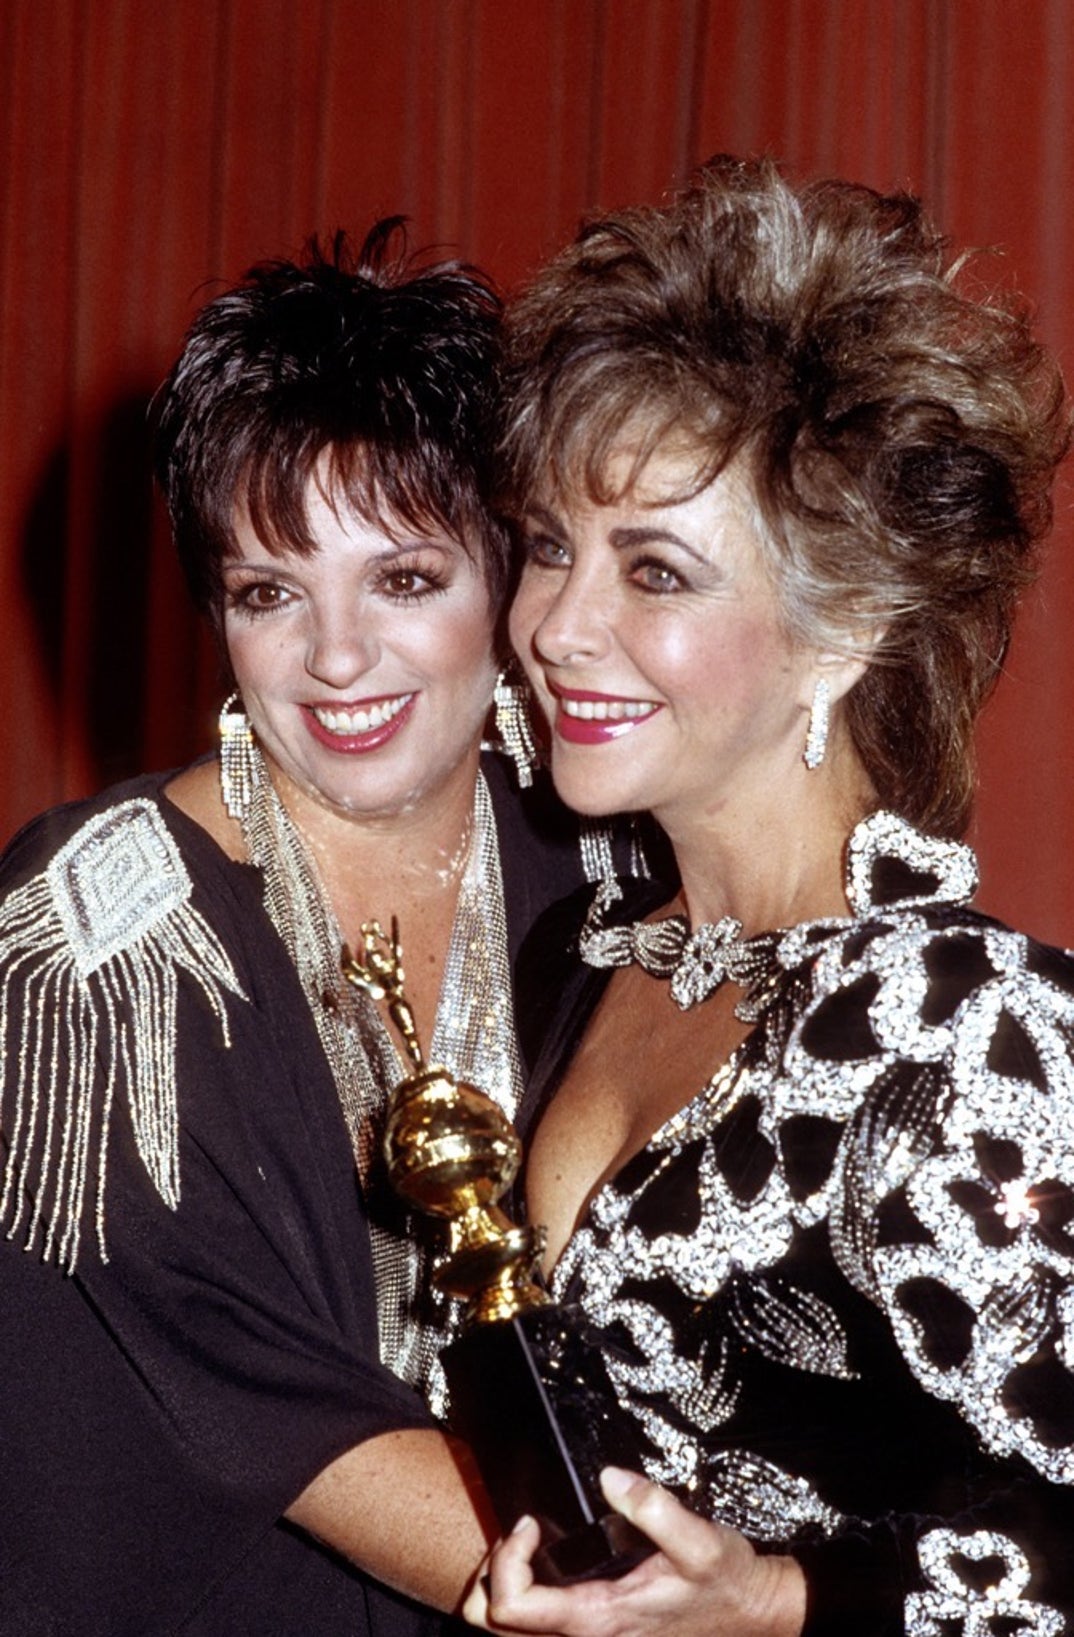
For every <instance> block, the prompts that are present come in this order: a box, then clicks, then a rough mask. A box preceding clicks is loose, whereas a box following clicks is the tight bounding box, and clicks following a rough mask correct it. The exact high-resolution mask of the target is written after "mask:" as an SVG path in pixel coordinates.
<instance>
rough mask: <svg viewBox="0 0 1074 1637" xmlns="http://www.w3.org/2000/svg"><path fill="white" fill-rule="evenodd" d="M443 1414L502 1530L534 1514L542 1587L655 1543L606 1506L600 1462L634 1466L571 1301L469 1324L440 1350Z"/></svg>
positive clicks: (598, 1573)
mask: <svg viewBox="0 0 1074 1637" xmlns="http://www.w3.org/2000/svg"><path fill="white" fill-rule="evenodd" d="M442 1361H443V1365H444V1373H445V1375H446V1377H447V1383H448V1388H449V1391H450V1393H451V1424H452V1426H453V1428H454V1429H455V1431H456V1432H458V1434H459V1436H460V1437H461V1438H463V1439H465V1441H466V1442H467V1443H468V1444H469V1446H470V1448H471V1449H472V1450H473V1453H474V1456H475V1458H476V1460H477V1464H478V1467H479V1469H480V1472H481V1476H482V1478H483V1480H484V1482H485V1487H486V1489H487V1490H488V1492H489V1497H490V1499H491V1501H492V1504H493V1506H494V1508H495V1510H496V1516H497V1519H498V1521H499V1523H500V1527H501V1528H502V1529H503V1531H504V1533H505V1534H506V1533H507V1532H509V1531H510V1530H511V1529H512V1528H513V1526H514V1524H515V1523H516V1521H517V1520H518V1518H520V1517H521V1516H522V1514H523V1513H527V1512H528V1513H529V1514H530V1515H531V1516H532V1517H534V1518H536V1520H537V1522H538V1524H539V1525H540V1529H541V1546H540V1548H539V1549H538V1551H537V1553H536V1554H535V1556H534V1562H533V1566H534V1573H535V1575H536V1576H537V1578H538V1580H540V1581H542V1582H543V1583H544V1584H546V1585H559V1586H568V1585H573V1584H575V1583H576V1582H578V1581H581V1580H597V1579H601V1580H614V1579H617V1578H618V1577H619V1576H620V1575H624V1574H626V1573H627V1571H628V1570H630V1569H632V1568H633V1567H634V1566H635V1565H636V1564H638V1563H640V1562H642V1561H643V1560H644V1559H645V1558H646V1557H648V1556H649V1555H650V1554H651V1553H652V1552H653V1551H655V1549H656V1548H655V1547H654V1546H653V1543H652V1541H650V1540H649V1539H648V1538H647V1537H646V1536H645V1535H643V1534H642V1533H641V1532H640V1530H638V1529H635V1528H634V1526H633V1524H631V1523H629V1522H628V1521H627V1519H626V1518H624V1517H622V1516H621V1515H620V1514H619V1513H618V1512H613V1511H612V1510H611V1509H610V1508H609V1506H608V1503H607V1501H606V1500H605V1499H604V1496H603V1495H602V1493H601V1489H600V1483H599V1481H598V1475H599V1472H600V1469H601V1467H603V1466H608V1465H614V1466H624V1467H628V1468H633V1469H634V1470H639V1469H640V1464H641V1463H640V1456H639V1452H638V1449H637V1446H636V1444H635V1442H634V1439H633V1438H632V1437H631V1436H630V1433H629V1431H628V1427H627V1424H626V1423H625V1421H624V1419H623V1417H622V1415H621V1412H620V1411H619V1410H618V1406H617V1404H616V1400H615V1394H614V1392H613V1390H612V1386H611V1383H610V1381H609V1380H608V1376H607V1372H606V1370H605V1368H604V1361H603V1359H602V1358H601V1356H600V1352H599V1350H597V1349H596V1348H593V1347H589V1346H587V1345H586V1344H585V1343H584V1341H583V1340H582V1338H581V1334H580V1326H579V1325H578V1324H577V1323H576V1322H574V1320H573V1317H572V1314H571V1312H570V1310H569V1309H568V1310H564V1309H562V1308H558V1307H555V1306H552V1305H549V1306H548V1307H538V1308H533V1309H531V1310H529V1311H528V1312H526V1313H523V1314H521V1315H519V1317H517V1318H514V1319H502V1320H497V1321H494V1322H492V1323H489V1324H478V1325H475V1326H474V1327H473V1328H472V1329H471V1330H468V1331H466V1332H465V1333H464V1334H463V1335H462V1336H460V1337H459V1339H458V1340H457V1341H453V1342H452V1343H451V1344H450V1346H448V1347H447V1348H445V1349H444V1352H443V1354H442Z"/></svg>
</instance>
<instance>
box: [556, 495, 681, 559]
mask: <svg viewBox="0 0 1074 1637" xmlns="http://www.w3.org/2000/svg"><path fill="white" fill-rule="evenodd" d="M526 514H527V516H529V517H532V518H533V520H534V521H535V522H537V523H540V524H541V525H542V526H543V527H544V528H546V529H549V530H550V531H551V532H552V533H553V534H555V535H557V536H558V537H559V538H560V539H561V540H567V539H569V538H570V532H571V531H570V529H569V528H568V527H567V525H566V524H565V523H564V522H563V520H562V519H561V518H559V517H557V516H556V514H555V512H553V511H551V510H549V508H548V507H547V506H542V505H541V504H540V503H539V502H537V501H534V502H533V503H532V504H531V505H529V506H527V508H526ZM608 540H609V542H610V544H611V546H612V548H613V550H615V551H629V550H631V549H632V548H634V547H637V546H652V545H659V544H663V545H668V546H676V547H677V548H678V549H679V550H680V551H683V552H685V553H686V555H687V556H688V557H692V558H693V559H694V561H695V562H697V563H702V564H707V563H708V558H707V557H706V556H705V555H704V554H703V553H702V552H700V551H699V550H698V549H697V547H696V546H693V545H691V544H690V542H689V540H684V539H683V537H682V535H681V534H676V533H675V531H674V530H673V529H662V528H660V527H659V525H657V524H655V523H652V524H648V523H631V524H623V525H621V526H620V527H618V528H614V529H612V530H611V532H610V534H609V535H608Z"/></svg>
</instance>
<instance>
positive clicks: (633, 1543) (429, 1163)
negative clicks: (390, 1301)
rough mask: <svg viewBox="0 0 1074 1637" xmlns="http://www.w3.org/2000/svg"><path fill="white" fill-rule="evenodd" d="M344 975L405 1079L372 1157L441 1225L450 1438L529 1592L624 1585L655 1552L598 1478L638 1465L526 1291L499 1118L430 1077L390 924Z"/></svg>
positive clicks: (445, 1076) (572, 1353)
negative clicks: (526, 1542) (375, 1018)
mask: <svg viewBox="0 0 1074 1637" xmlns="http://www.w3.org/2000/svg"><path fill="white" fill-rule="evenodd" d="M342 966H343V973H344V976H345V977H346V978H347V980H348V982H350V983H352V984H354V985H355V986H356V987H358V988H360V989H363V990H364V991H365V992H366V993H367V994H369V995H370V996H371V997H372V998H373V999H374V1000H383V1001H385V1002H386V1004H387V1008H388V1013H389V1016H390V1017H391V1019H392V1022H393V1023H394V1024H395V1027H396V1029H397V1031H398V1033H399V1036H400V1038H401V1040H402V1044H403V1049H404V1051H405V1052H406V1055H407V1057H408V1059H409V1061H410V1062H411V1063H412V1065H413V1067H414V1072H413V1074H411V1075H408V1076H407V1077H406V1078H405V1079H404V1080H402V1081H401V1082H400V1083H399V1085H398V1086H397V1087H396V1088H395V1090H394V1092H393V1093H392V1098H391V1103H390V1105H389V1110H388V1119H387V1124H386V1127H385V1134H384V1151H385V1158H386V1160H387V1164H388V1171H389V1175H390V1178H391V1181H392V1184H393V1186H394V1187H395V1189H396V1190H397V1192H398V1193H399V1194H401V1195H402V1197H403V1198H404V1199H405V1200H406V1201H407V1202H408V1204H410V1205H413V1206H415V1207H416V1208H417V1209H418V1210H420V1211H424V1212H426V1213H428V1214H429V1215H432V1216H437V1217H443V1218H445V1219H446V1220H447V1222H448V1223H449V1225H450V1242H449V1247H448V1255H447V1258H446V1260H445V1261H444V1263H443V1264H442V1266H441V1267H440V1268H439V1269H438V1271H437V1273H436V1275H435V1278H436V1283H437V1285H438V1286H439V1287H440V1288H441V1289H443V1290H446V1291H447V1292H449V1294H451V1295H453V1296H457V1297H460V1298H461V1299H463V1300H464V1301H465V1303H466V1307H465V1310H464V1315H463V1326H464V1328H463V1333H462V1335H461V1336H460V1337H459V1339H458V1340H457V1341H454V1342H452V1343H451V1344H450V1345H449V1346H448V1347H447V1348H445V1350H444V1353H443V1355H442V1362H443V1366H444V1373H445V1376H446V1378H447V1382H448V1388H449V1391H450V1394H451V1423H452V1427H453V1429H454V1430H455V1431H456V1432H457V1433H458V1434H459V1436H460V1437H462V1438H463V1439H465V1441H466V1442H467V1443H468V1444H469V1446H470V1448H471V1449H472V1450H473V1452H474V1455H475V1457H476V1459H477V1463H478V1466H479V1468H480V1470H481V1475H482V1478H483V1479H484V1481H485V1486H486V1488H487V1489H488V1492H489V1495H490V1497H491V1499H492V1503H493V1506H494V1507H495V1509H496V1514H497V1518H498V1519H499V1522H500V1525H501V1527H502V1528H503V1530H504V1531H505V1532H506V1531H508V1530H510V1529H511V1528H512V1526H513V1525H514V1523H515V1521H516V1519H517V1518H518V1517H520V1516H521V1514H522V1513H524V1512H528V1513H530V1514H532V1515H533V1516H534V1517H535V1518H536V1519H537V1521H538V1523H539V1525H540V1528H541V1537H542V1544H541V1548H540V1550H539V1551H538V1553H537V1554H536V1556H535V1558H534V1570H535V1573H536V1574H537V1576H538V1578H539V1579H541V1580H544V1581H546V1582H548V1583H551V1584H555V1585H567V1584H570V1583H571V1582H573V1581H577V1580H588V1579H593V1578H596V1577H597V1576H600V1577H601V1578H605V1579H608V1578H613V1577H614V1576H616V1575H618V1574H623V1573H625V1572H626V1571H627V1570H628V1569H630V1568H632V1567H633V1566H634V1564H636V1563H638V1562H640V1561H641V1560H642V1559H643V1558H644V1557H646V1556H648V1555H649V1553H650V1552H652V1551H653V1550H654V1548H653V1546H652V1543H651V1542H650V1541H649V1540H647V1539H646V1537H645V1536H644V1535H642V1534H641V1533H640V1532H639V1531H638V1530H636V1529H635V1528H634V1527H633V1525H632V1524H630V1523H628V1522H627V1520H626V1519H625V1518H623V1517H621V1516H620V1515H619V1514H618V1513H617V1512H612V1511H610V1510H609V1508H608V1504H607V1502H606V1501H605V1500H604V1498H603V1495H602V1494H601V1490H600V1485H599V1481H598V1477H599V1472H600V1469H601V1467H603V1466H606V1465H609V1464H610V1465H616V1466H627V1467H635V1468H637V1467H638V1466H639V1464H640V1463H639V1458H638V1452H637V1449H636V1448H635V1445H634V1441H633V1439H632V1438H631V1437H630V1436H629V1433H628V1431H627V1428H626V1426H625V1425H624V1423H623V1421H622V1418H621V1417H620V1415H619V1413H618V1410H617V1406H616V1400H615V1394H614V1391H613V1389H612V1386H611V1383H610V1381H609V1380H608V1376H607V1372H606V1370H605V1368H604V1363H603V1360H602V1358H601V1355H600V1352H599V1350H598V1349H596V1348H594V1347H592V1346H591V1345H588V1344H587V1343H586V1341H585V1339H584V1336H583V1333H582V1327H581V1325H580V1324H579V1323H578V1320H577V1318H576V1316H575V1315H573V1314H572V1313H571V1311H570V1310H569V1309H563V1308H560V1307H558V1306H556V1305H555V1304H554V1303H553V1302H552V1301H551V1300H550V1298H549V1297H548V1295H547V1294H546V1293H545V1291H544V1290H543V1289H542V1287H541V1286H540V1284H539V1283H538V1281H537V1277H536V1271H535V1270H536V1266H537V1262H538V1260H539V1258H540V1255H541V1252H542V1250H543V1249H544V1232H543V1230H542V1229H540V1228H529V1227H519V1226H517V1225H516V1224H515V1223H513V1222H512V1221H511V1220H510V1218H509V1217H508V1216H507V1215H506V1213H505V1212H504V1211H503V1210H501V1209H500V1207H499V1205H498V1203H497V1202H498V1200H499V1199H500V1198H501V1197H502V1195H503V1194H504V1193H506V1191H507V1189H508V1188H509V1187H510V1186H511V1183H512V1182H513V1181H514V1178H515V1176H516V1174H517V1172H518V1168H519V1165H520V1163H521V1158H522V1145H521V1143H520V1141H519V1138H518V1134H517V1132H516V1131H515V1129H514V1127H513V1126H512V1125H511V1123H510V1121H509V1120H508V1119H507V1116H506V1115H505V1114H504V1113H503V1111H502V1110H501V1109H500V1108H499V1107H498V1105H497V1104H496V1103H494V1102H493V1100H492V1098H491V1097H487V1096H486V1095H485V1093H484V1092H482V1091H479V1090H478V1089H477V1088H476V1087H475V1086H470V1085H467V1084H466V1082H465V1081H460V1080H457V1079H456V1078H455V1076H454V1075H452V1074H450V1073H449V1072H448V1070H447V1069H445V1068H442V1067H437V1066H435V1065H434V1066H428V1065H427V1064H426V1062H425V1058H424V1054H423V1052H422V1049H421V1045H420V1042H419V1040H418V1037H417V1031H416V1028H415V1024H414V1014H413V1011H412V1009H411V1007H410V1004H409V1002H408V1001H407V998H406V993H405V987H404V985H405V977H404V972H403V959H402V949H401V946H400V943H399V928H398V923H397V922H396V921H395V920H394V919H393V921H392V931H391V937H390V938H388V937H387V936H386V935H385V934H384V932H383V930H382V929H381V927H380V925H379V923H377V922H375V921H373V922H368V923H367V924H366V925H365V926H363V928H362V949H361V952H360V953H359V954H358V955H355V954H353V953H352V952H351V950H350V949H349V948H347V947H344V950H343V956H342Z"/></svg>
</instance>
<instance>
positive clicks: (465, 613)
mask: <svg viewBox="0 0 1074 1637" xmlns="http://www.w3.org/2000/svg"><path fill="white" fill-rule="evenodd" d="M422 646H423V650H424V654H425V657H426V661H427V662H428V660H429V658H430V657H431V656H432V655H435V656H436V659H435V662H436V669H437V672H438V674H439V676H440V678H441V679H442V680H443V681H445V682H448V683H451V682H452V681H456V680H457V681H460V682H465V683H466V684H467V685H470V684H471V683H472V682H474V681H475V680H478V679H479V680H481V681H484V680H485V679H486V678H488V679H490V680H491V678H492V677H493V676H494V675H495V666H496V662H495V655H494V653H493V641H492V616H491V612H490V610H489V608H488V605H487V603H486V604H485V605H484V606H479V607H474V608H460V609H458V610H456V611H455V612H454V613H453V614H452V616H451V617H450V618H449V619H446V620H444V621H443V622H441V623H440V624H438V626H437V629H436V630H435V631H432V632H429V633H427V636H426V640H425V642H424V643H423V645H422Z"/></svg>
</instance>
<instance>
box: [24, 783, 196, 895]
mask: <svg viewBox="0 0 1074 1637" xmlns="http://www.w3.org/2000/svg"><path fill="white" fill-rule="evenodd" d="M169 777H170V775H169V774H167V773H147V774H142V775H141V776H140V777H138V778H135V779H127V780H125V781H124V782H123V783H122V784H117V785H112V786H110V787H109V788H108V789H107V790H103V791H102V792H101V793H100V794H99V795H97V796H93V797H90V798H88V799H84V800H81V801H71V802H65V803H63V804H62V805H60V806H58V807H51V808H49V809H48V810H47V811H46V812H44V813H38V814H37V815H36V817H34V818H32V819H30V820H29V821H28V822H27V823H26V824H24V825H23V826H22V828H21V829H20V830H18V831H17V832H16V833H15V835H14V836H12V838H11V839H10V841H9V842H8V843H7V845H6V847H5V848H4V850H3V853H2V854H0V891H5V892H6V891H10V890H11V887H12V886H16V885H18V884H19V882H20V881H22V880H23V879H25V877H27V876H28V875H32V874H34V873H35V872H37V871H40V870H42V869H44V868H46V867H47V865H48V863H49V862H50V860H51V859H52V857H53V856H54V855H55V854H56V853H58V852H60V851H61V850H62V848H64V847H65V846H66V845H67V844H68V843H69V842H70V841H71V840H73V839H74V838H75V837H76V836H77V835H78V833H79V832H80V831H81V830H83V829H84V828H85V827H86V826H90V825H93V824H94V822H95V821H100V820H103V819H105V818H106V816H107V815H108V814H109V813H111V812H112V811H113V810H115V809H125V808H127V807H128V805H129V804H130V803H132V802H133V803H136V804H137V803H148V804H150V805H156V804H158V802H159V798H160V795H161V792H162V791H163V789H164V786H165V785H166V784H167V782H168V779H169Z"/></svg>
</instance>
